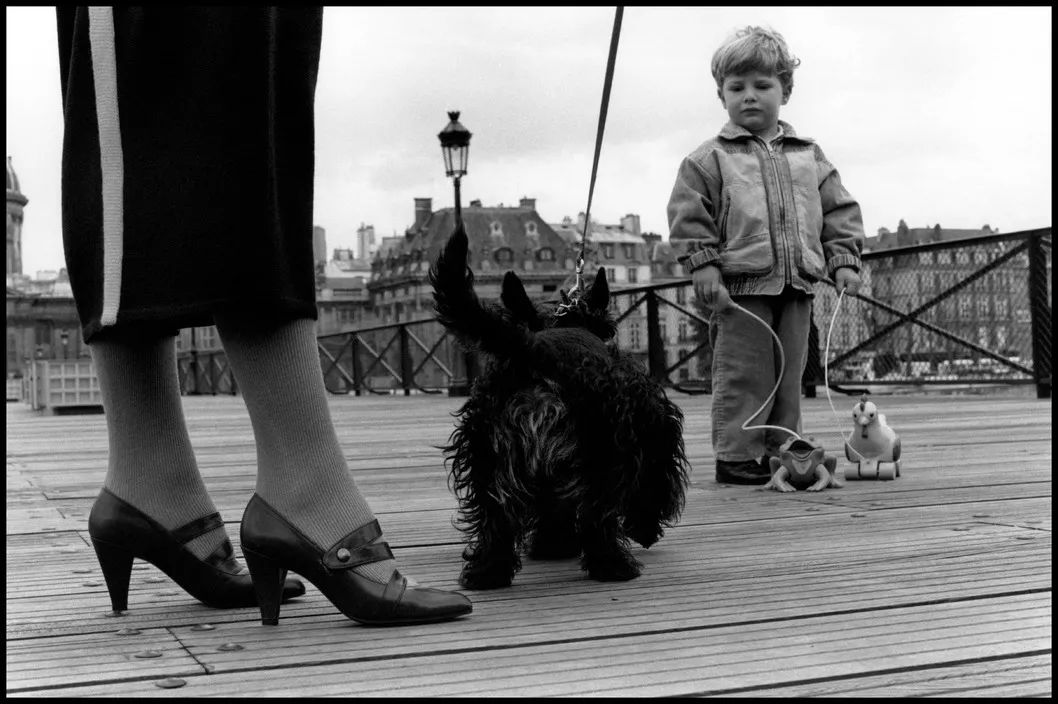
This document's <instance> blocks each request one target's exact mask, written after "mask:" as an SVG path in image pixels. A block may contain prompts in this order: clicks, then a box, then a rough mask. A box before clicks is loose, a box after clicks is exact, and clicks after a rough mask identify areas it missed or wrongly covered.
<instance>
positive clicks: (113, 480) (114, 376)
mask: <svg viewBox="0 0 1058 704" xmlns="http://www.w3.org/2000/svg"><path fill="white" fill-rule="evenodd" d="M89 349H90V350H91V352H92V361H93V363H94V365H95V369H96V374H97V376H98V378H99V389H100V394H101V396H102V399H103V410H104V412H105V413H106V423H107V434H108V437H109V450H110V452H109V458H108V464H107V475H106V479H105V480H104V481H103V486H104V487H106V488H107V489H108V490H109V491H110V492H111V493H112V494H114V495H116V496H117V497H118V498H120V499H123V500H124V501H126V502H128V503H130V504H132V505H133V506H135V507H136V508H137V509H139V510H140V511H142V512H143V513H145V514H147V515H148V516H150V517H151V518H153V519H154V520H155V521H157V522H158V523H159V524H161V525H162V527H163V528H166V529H167V530H175V529H176V528H180V527H182V526H185V525H187V524H188V523H190V522H191V521H193V520H195V519H199V518H202V517H205V516H209V515H211V514H213V513H216V511H217V509H216V507H215V506H214V505H213V501H212V499H210V497H209V493H208V492H207V491H206V486H205V484H203V482H202V475H201V474H199V471H198V464H197V463H196V461H195V455H194V452H193V451H192V449H191V440H190V438H189V437H188V432H187V425H186V424H185V422H184V411H183V406H182V405H181V401H180V382H179V377H178V376H177V369H176V338H175V337H173V336H170V335H164V336H156V335H147V336H145V337H132V336H131V335H124V336H122V337H120V338H119V337H115V336H113V335H109V336H105V337H101V338H99V339H97V340H95V341H93V342H92V343H91V345H89ZM227 538H228V536H227V533H226V531H225V530H224V528H223V526H221V527H218V528H216V529H214V530H212V531H209V532H207V533H205V534H204V535H201V536H199V537H197V538H195V539H194V540H192V541H191V542H189V543H187V545H186V547H187V548H188V549H189V550H191V552H192V553H194V554H195V555H196V556H197V557H198V558H200V559H204V558H205V557H207V556H208V555H210V554H211V553H213V552H214V551H215V550H216V549H217V548H218V547H219V546H220V545H221V544H222V543H223V542H224V541H225V540H226V539H227Z"/></svg>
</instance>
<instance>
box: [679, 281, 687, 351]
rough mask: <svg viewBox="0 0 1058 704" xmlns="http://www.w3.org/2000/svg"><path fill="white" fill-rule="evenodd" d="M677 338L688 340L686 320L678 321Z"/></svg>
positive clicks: (683, 340) (682, 340) (681, 340)
mask: <svg viewBox="0 0 1058 704" xmlns="http://www.w3.org/2000/svg"><path fill="white" fill-rule="evenodd" d="M680 290H682V289H680ZM676 339H677V340H679V341H680V342H686V341H687V340H688V335H687V321H686V320H681V321H679V322H678V323H676Z"/></svg>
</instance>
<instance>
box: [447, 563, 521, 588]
mask: <svg viewBox="0 0 1058 704" xmlns="http://www.w3.org/2000/svg"><path fill="white" fill-rule="evenodd" d="M514 572H515V570H513V569H512V568H511V566H510V565H496V564H480V563H469V562H468V563H467V564H465V565H463V571H462V572H461V573H460V574H459V583H460V584H461V585H462V586H463V587H465V588H466V589H501V588H503V587H509V586H511V581H512V580H513V579H514Z"/></svg>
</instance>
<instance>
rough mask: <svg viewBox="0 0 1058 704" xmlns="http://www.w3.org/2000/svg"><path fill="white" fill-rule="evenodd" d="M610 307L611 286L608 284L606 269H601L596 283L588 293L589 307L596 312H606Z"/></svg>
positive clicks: (596, 277) (596, 275)
mask: <svg viewBox="0 0 1058 704" xmlns="http://www.w3.org/2000/svg"><path fill="white" fill-rule="evenodd" d="M609 305H610V284H608V283H607V282H606V268H605V267H601V266H600V267H599V271H598V273H596V274H595V283H593V284H592V285H591V291H589V292H588V307H589V308H592V309H594V310H606V307H607V306H609Z"/></svg>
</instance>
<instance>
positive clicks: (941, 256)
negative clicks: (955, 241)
mask: <svg viewBox="0 0 1058 704" xmlns="http://www.w3.org/2000/svg"><path fill="white" fill-rule="evenodd" d="M937 263H938V264H951V250H949V249H942V250H941V251H939V252H937Z"/></svg>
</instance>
